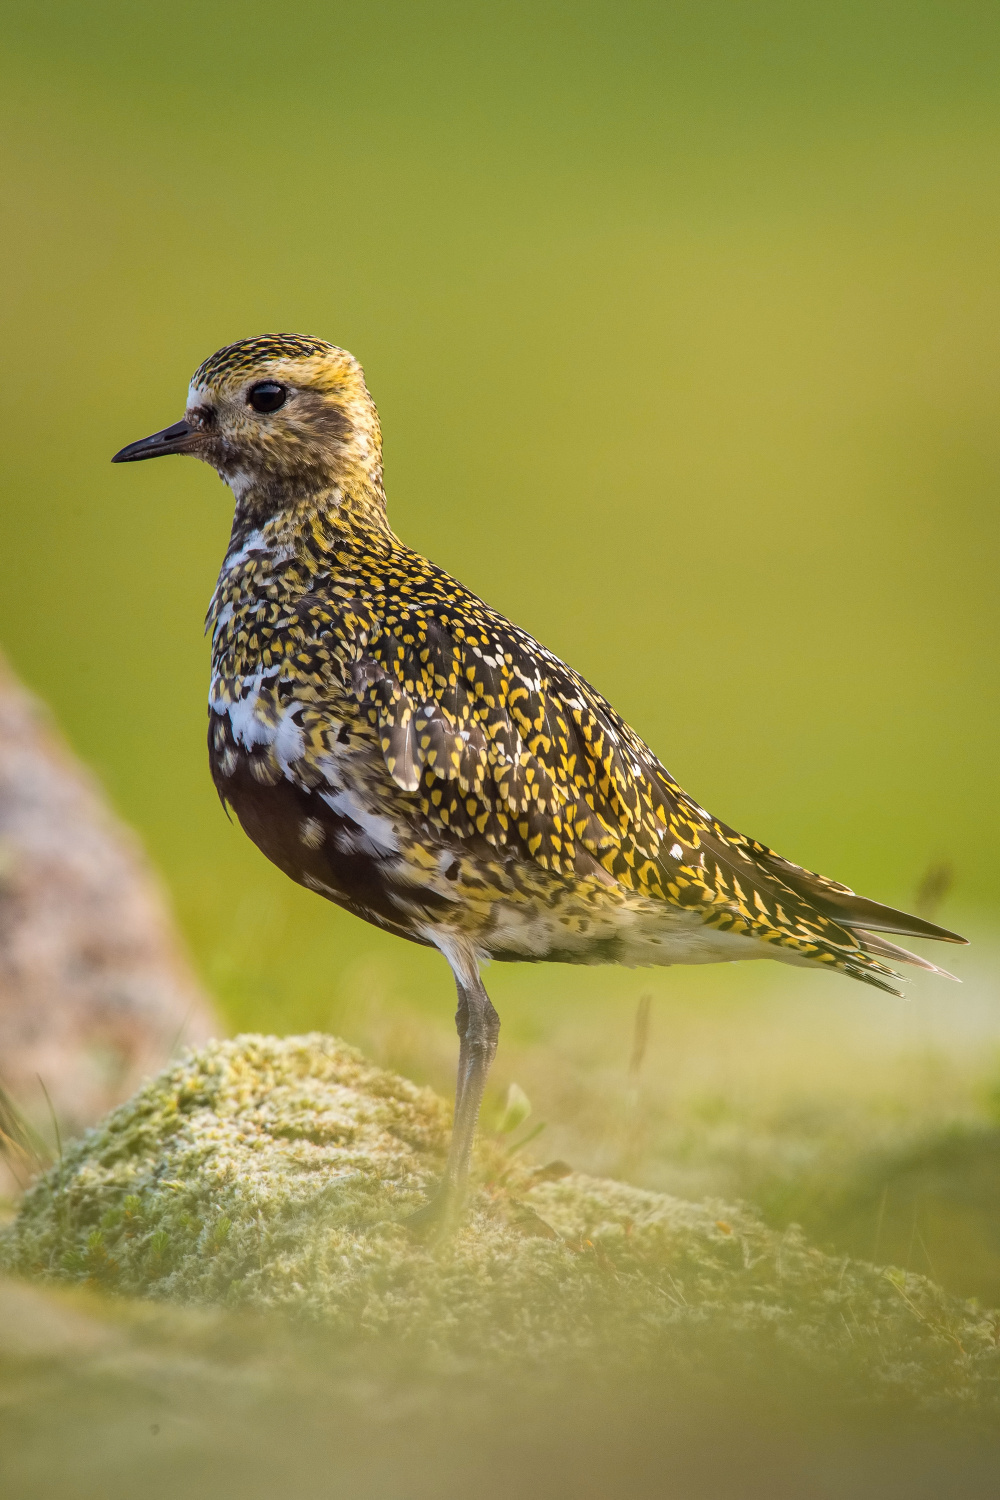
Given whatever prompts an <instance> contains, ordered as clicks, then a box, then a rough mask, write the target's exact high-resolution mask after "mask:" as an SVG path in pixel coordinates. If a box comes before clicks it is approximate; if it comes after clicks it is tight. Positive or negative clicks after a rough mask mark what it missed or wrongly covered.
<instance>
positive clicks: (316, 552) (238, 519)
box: [223, 480, 400, 576]
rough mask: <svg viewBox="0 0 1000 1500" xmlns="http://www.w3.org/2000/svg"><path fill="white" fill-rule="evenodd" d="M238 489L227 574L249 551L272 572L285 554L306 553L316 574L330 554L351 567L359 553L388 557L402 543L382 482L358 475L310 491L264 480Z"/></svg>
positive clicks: (285, 558) (225, 564)
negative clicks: (390, 521)
mask: <svg viewBox="0 0 1000 1500" xmlns="http://www.w3.org/2000/svg"><path fill="white" fill-rule="evenodd" d="M232 489H234V492H235V495H237V505H235V514H234V517H232V534H231V537H229V546H228V549H226V559H225V562H223V576H225V574H226V573H228V571H229V570H231V568H232V567H234V564H235V565H237V567H240V565H241V564H243V559H244V556H249V555H255V556H258V559H259V562H261V564H262V565H264V568H265V570H267V571H270V568H271V567H273V565H274V564H276V562H280V561H282V559H283V561H291V559H292V558H301V559H303V561H306V562H307V570H309V571H310V573H312V570H313V568H315V567H316V564H322V562H324V561H327V559H328V561H333V559H340V564H342V565H345V564H346V565H348V568H349V565H351V559H352V558H355V556H357V558H358V559H360V558H364V556H367V558H372V556H388V553H390V552H393V550H394V549H396V547H399V546H400V543H399V540H397V537H396V535H394V534H393V531H391V529H390V525H388V516H387V511H385V492H384V490H382V486H381V481H375V483H373V481H370V480H366V481H357V480H355V481H352V483H346V484H343V486H340V484H328V486H321V487H316V489H313V490H309V489H306V490H304V492H303V487H301V486H298V484H297V486H295V487H294V490H292V492H291V493H282V492H280V490H277V489H276V486H274V484H273V483H264V481H258V483H247V484H246V486H243V487H237V484H232ZM334 567H336V564H334ZM255 571H258V573H259V568H255Z"/></svg>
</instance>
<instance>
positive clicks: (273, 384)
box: [247, 380, 288, 411]
mask: <svg viewBox="0 0 1000 1500" xmlns="http://www.w3.org/2000/svg"><path fill="white" fill-rule="evenodd" d="M287 397H288V392H287V390H286V389H285V387H284V386H283V385H279V384H278V382H277V381H276V380H259V381H258V382H257V384H256V385H252V386H251V387H250V390H249V393H248V394H247V400H248V401H249V403H250V405H251V406H252V407H253V409H254V411H277V410H278V408H279V406H284V404H285V401H286V399H287Z"/></svg>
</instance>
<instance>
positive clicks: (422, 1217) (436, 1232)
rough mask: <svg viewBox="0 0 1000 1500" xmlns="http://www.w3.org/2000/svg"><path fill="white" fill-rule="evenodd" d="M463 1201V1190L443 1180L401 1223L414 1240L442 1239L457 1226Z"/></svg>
mask: <svg viewBox="0 0 1000 1500" xmlns="http://www.w3.org/2000/svg"><path fill="white" fill-rule="evenodd" d="M464 1202H465V1194H464V1192H463V1191H462V1190H461V1189H459V1188H456V1187H455V1186H454V1185H453V1184H452V1183H449V1182H447V1181H445V1182H443V1183H442V1184H441V1186H440V1187H439V1188H438V1189H437V1191H436V1192H435V1193H433V1194H432V1195H431V1197H430V1198H429V1199H428V1200H427V1202H426V1203H425V1204H424V1206H423V1208H418V1209H417V1211H416V1212H415V1213H412V1214H409V1215H407V1217H406V1218H405V1219H404V1220H403V1224H404V1226H405V1228H406V1230H407V1232H408V1233H409V1234H411V1235H412V1236H413V1238H414V1239H416V1240H439V1239H443V1238H444V1237H445V1236H446V1235H447V1234H448V1233H449V1232H450V1231H451V1230H453V1229H455V1228H457V1226H458V1223H459V1220H460V1218H461V1214H462V1207H463V1205H464Z"/></svg>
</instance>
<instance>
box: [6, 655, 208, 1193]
mask: <svg viewBox="0 0 1000 1500" xmlns="http://www.w3.org/2000/svg"><path fill="white" fill-rule="evenodd" d="M217 1029H218V1026H217V1022H216V1020H215V1018H214V1016H213V1014H212V1008H211V1004H210V1002H209V1000H208V998H207V996H206V995H205V993H204V991H203V990H202V989H201V988H200V986H199V985H198V983H197V982H196V980H195V978H194V975H193V974H192V972H191V970H190V968H189V966H188V965H187V963H186V962H185V960H184V957H183V955H182V953H181V951H180V948H179V945H178V941H177V938H176V936H175V934H174V932H173V930H172V924H171V921H170V917H169V914H168V910H167V906H166V902H165V900H164V897H163V894H162V892H161V890H160V888H159V885H158V883H157V881H156V879H155V878H154V876H153V874H152V872H151V871H150V869H149V866H148V864H147V863H146V860H145V858H144V857H143V854H142V851H141V849H140V848H139V845H138V842H137V840H136V839H135V837H134V835H133V834H132V833H131V832H130V831H129V830H128V829H127V828H124V827H123V826H122V825H121V823H120V822H119V821H118V820H117V819H116V818H115V817H114V816H113V814H112V813H111V812H110V810H109V809H108V807H107V804H106V803H105V801H104V799H103V797H102V796H101V794H100V791H99V789H98V788H97V786H96V785H95V783H94V781H93V779H92V778H91V776H90V775H89V774H88V773H87V772H86V771H85V770H84V769H83V768H82V767H81V766H80V765H79V764H78V763H77V762H76V761H75V760H74V759H73V757H72V756H71V754H70V753H69V751H68V750H67V748H66V746H65V745H64V744H63V743H62V741H61V740H60V738H59V736H58V735H57V733H56V732H55V730H54V729H53V727H52V724H51V723H50V721H49V718H48V715H47V714H46V712H45V711H44V709H43V708H42V707H41V706H40V705H39V704H38V703H37V702H36V701H35V699H33V698H32V697H31V696H30V695H29V694H28V693H27V692H25V690H24V689H23V688H22V687H21V686H20V685H19V684H18V683H17V682H16V681H15V680H14V678H13V677H12V676H11V674H10V672H9V671H8V670H7V669H6V667H5V666H4V664H3V662H2V661H0V1085H2V1086H3V1088H4V1089H6V1090H7V1091H8V1092H9V1094H10V1095H11V1096H12V1097H13V1099H14V1100H15V1101H16V1103H17V1105H18V1106H19V1108H20V1109H21V1111H22V1112H23V1113H24V1114H25V1115H26V1116H27V1117H28V1119H29V1121H30V1122H31V1123H32V1124H33V1125H35V1126H36V1127H37V1128H38V1129H39V1130H40V1131H41V1132H42V1133H43V1134H44V1135H46V1136H47V1137H48V1138H49V1140H50V1141H51V1136H52V1132H51V1129H50V1125H49V1120H48V1104H47V1102H46V1100H45V1096H44V1092H43V1090H42V1087H41V1084H40V1083H39V1080H42V1082H43V1083H44V1085H45V1089H46V1090H47V1091H48V1095H49V1098H50V1099H51V1101H52V1108H53V1109H54V1111H55V1113H56V1116H57V1118H58V1120H59V1122H60V1127H61V1130H62V1133H63V1136H64V1137H65V1136H68V1135H72V1134H75V1133H76V1132H78V1131H79V1130H80V1129H82V1128H83V1127H84V1126H86V1125H89V1124H91V1123H92V1122H93V1121H95V1120H97V1119H99V1118H100V1117H101V1115H103V1114H104V1113H105V1112H106V1111H107V1110H108V1109H109V1108H110V1107H111V1106H112V1105H113V1104H116V1103H118V1102H119V1101H120V1100H122V1099H124V1098H127V1097H128V1095H129V1094H130V1093H131V1092H132V1091H133V1090H134V1089H135V1088H136V1086H137V1085H138V1083H139V1081H140V1080H141V1079H142V1078H143V1077H145V1076H148V1075H149V1074H151V1073H153V1072H155V1071H156V1070H157V1069H158V1068H160V1067H161V1066H162V1065H163V1063H164V1062H165V1061H166V1059H167V1058H168V1057H169V1056H170V1054H171V1051H172V1050H173V1049H174V1047H175V1046H176V1045H177V1043H178V1042H179V1041H181V1040H184V1041H193V1042H198V1041H203V1040H205V1039H206V1038H207V1037H209V1036H210V1035H212V1034H213V1032H215V1031H217ZM13 1187H14V1184H13V1182H12V1181H11V1180H9V1179H8V1181H7V1182H4V1181H2V1180H0V1192H3V1191H4V1190H6V1191H8V1192H9V1191H11V1190H12V1189H13Z"/></svg>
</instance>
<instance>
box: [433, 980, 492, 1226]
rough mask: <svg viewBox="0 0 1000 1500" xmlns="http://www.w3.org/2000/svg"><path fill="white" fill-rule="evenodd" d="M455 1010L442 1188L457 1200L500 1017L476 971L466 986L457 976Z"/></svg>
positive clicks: (466, 1176)
mask: <svg viewBox="0 0 1000 1500" xmlns="http://www.w3.org/2000/svg"><path fill="white" fill-rule="evenodd" d="M466 978H468V976H466ZM455 982H456V984H457V986H458V1010H457V1011H456V1012H455V1026H456V1028H457V1030H458V1036H459V1048H458V1079H457V1081H456V1085H455V1123H454V1126H453V1127H452V1132H451V1147H450V1149H449V1151H448V1167H447V1171H446V1172H445V1191H446V1192H447V1193H448V1194H449V1195H453V1196H454V1197H456V1198H457V1199H459V1200H460V1199H461V1197H462V1195H463V1193H464V1192H465V1184H466V1182H467V1180H468V1176H469V1162H470V1161H471V1159H472V1143H473V1141H474V1140H475V1138H476V1125H477V1124H478V1121H479V1110H480V1106H481V1105H482V1102H483V1090H484V1089H485V1087H486V1078H487V1075H488V1073H489V1071H490V1065H491V1064H492V1062H493V1059H494V1057H495V1056H496V1050H497V1039H498V1037H499V1035H500V1017H499V1016H498V1015H497V1013H496V1011H495V1010H494V1009H493V1005H492V1002H491V1000H490V997H489V995H487V993H486V990H485V988H484V987H483V982H482V980H481V979H480V977H479V975H478V973H477V974H476V975H475V983H474V984H472V985H467V984H465V983H463V981H462V980H461V979H459V978H458V976H457V975H456V981H455Z"/></svg>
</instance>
